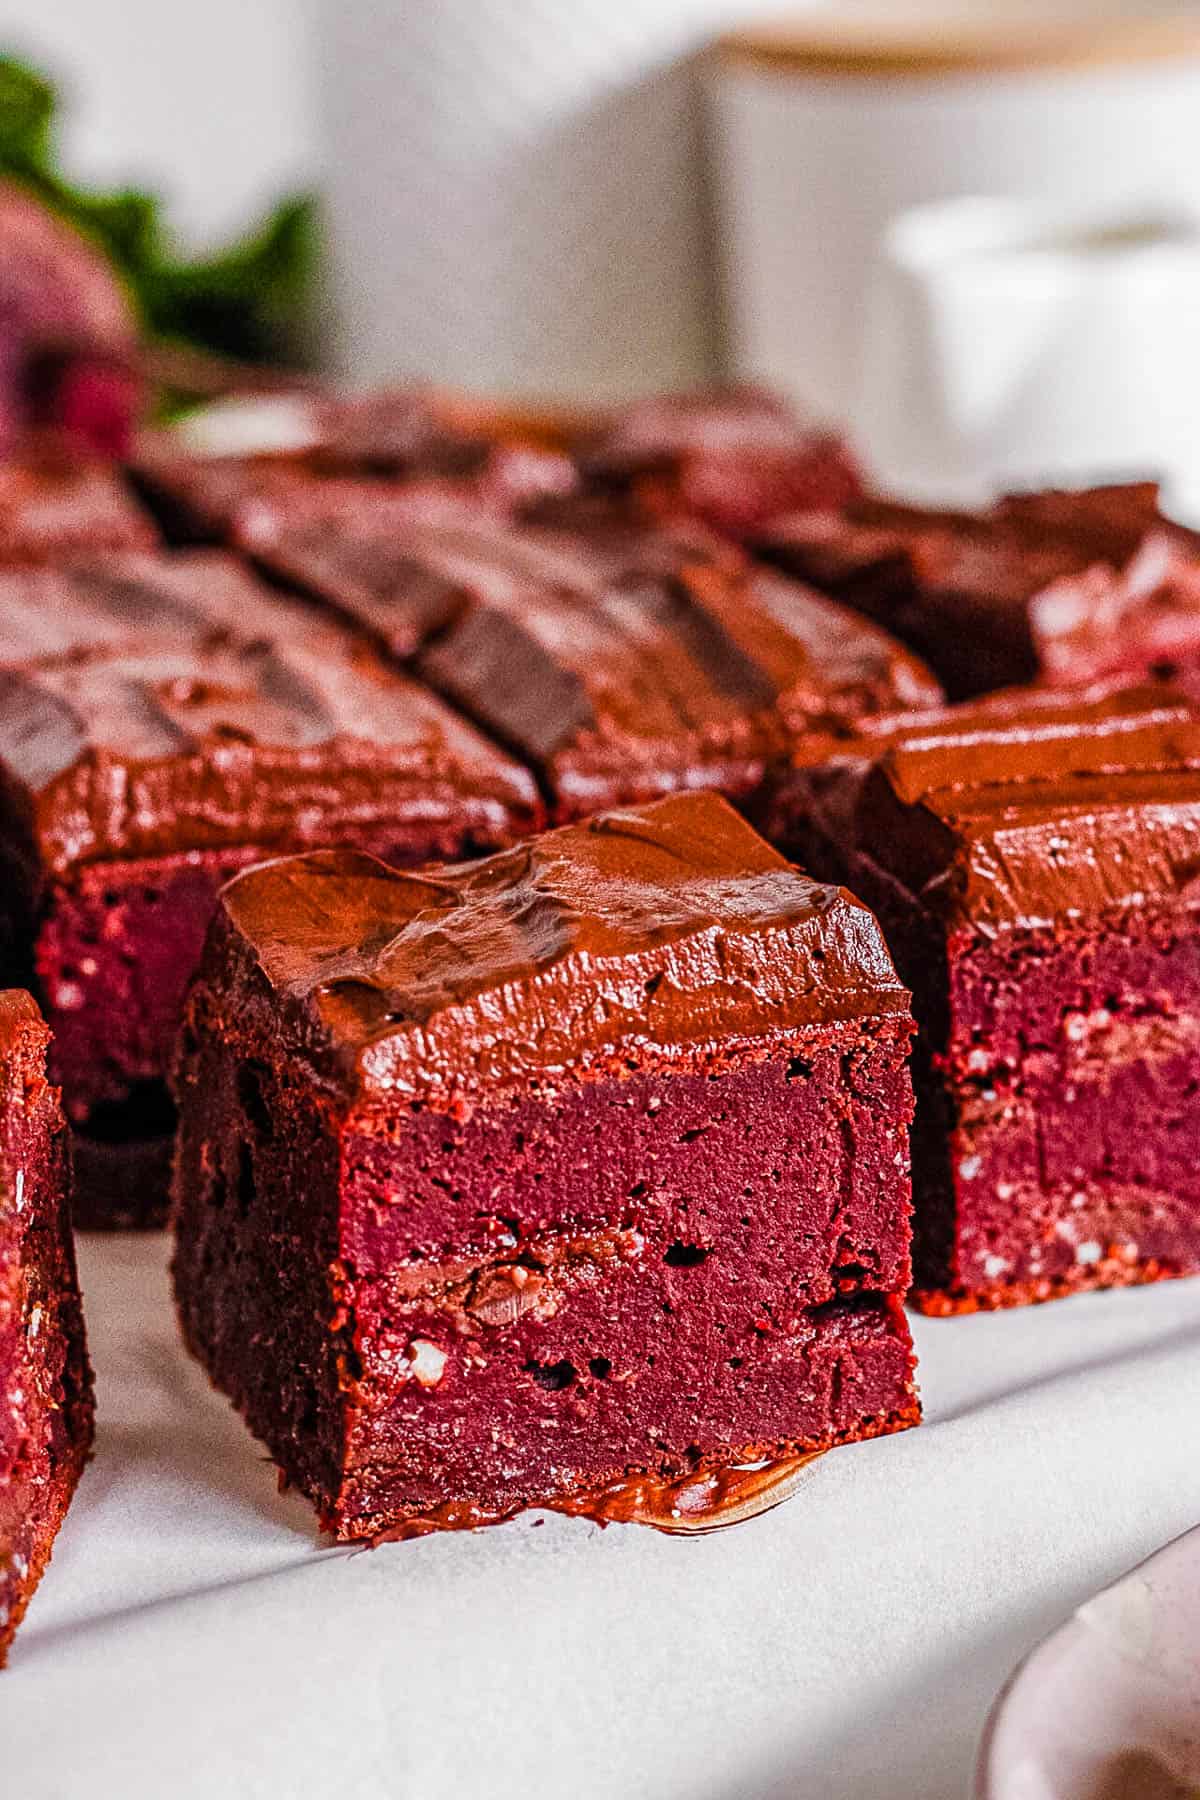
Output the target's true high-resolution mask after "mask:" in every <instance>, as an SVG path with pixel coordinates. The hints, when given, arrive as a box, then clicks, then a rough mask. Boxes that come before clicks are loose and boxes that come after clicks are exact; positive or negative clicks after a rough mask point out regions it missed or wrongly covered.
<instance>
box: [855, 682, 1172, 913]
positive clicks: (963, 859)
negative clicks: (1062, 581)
mask: <svg viewBox="0 0 1200 1800" xmlns="http://www.w3.org/2000/svg"><path fill="white" fill-rule="evenodd" d="M843 780H844V781H848V782H849V783H850V784H851V786H852V788H853V790H854V805H853V806H852V807H850V808H847V809H846V810H845V815H844V816H845V818H846V821H847V827H848V829H849V830H850V832H851V833H852V836H853V838H854V841H855V842H856V844H857V846H858V848H859V850H860V851H861V852H862V853H863V854H865V855H866V856H867V858H868V859H869V860H871V861H873V862H875V863H877V864H879V865H881V866H884V867H886V868H888V869H889V870H890V871H891V873H892V874H893V875H894V876H895V877H896V878H898V879H899V881H900V882H901V883H902V884H903V886H904V887H906V888H907V889H908V890H909V891H910V893H912V894H914V895H919V896H920V899H921V901H922V903H923V904H924V905H925V906H927V907H929V908H930V909H931V910H933V911H936V912H938V913H939V914H941V915H943V916H944V917H945V918H946V919H947V921H948V923H950V924H952V925H953V924H955V923H964V924H970V925H971V926H972V927H974V928H976V929H982V930H984V931H989V932H990V931H995V930H1000V929H1004V928H1011V927H1033V926H1044V925H1049V924H1052V923H1054V922H1056V921H1058V920H1063V919H1069V918H1072V917H1076V916H1093V915H1098V914H1102V913H1105V912H1107V911H1110V910H1112V909H1118V910H1119V909H1122V908H1129V907H1136V906H1142V905H1145V904H1156V903H1159V904H1161V903H1166V904H1178V903H1181V902H1190V901H1191V899H1192V897H1193V895H1194V893H1195V891H1196V883H1197V878H1198V877H1200V717H1197V715H1196V713H1195V710H1194V708H1192V707H1191V706H1190V704H1189V703H1188V702H1187V701H1186V700H1185V699H1184V698H1183V697H1182V696H1180V695H1179V694H1173V693H1172V692H1171V691H1170V690H1169V689H1165V688H1155V687H1153V686H1149V687H1142V688H1134V689H1120V688H1117V689H1111V690H1107V691H1106V690H1104V689H1099V690H1092V691H1091V692H1090V693H1084V694H1082V695H1068V694H1063V695H1059V696H1054V697H1052V696H1049V695H1046V694H1037V695H1030V696H1028V697H1022V696H1019V695H1013V696H1011V697H1009V698H1008V699H1007V701H1001V700H1000V699H999V698H997V699H996V700H993V701H992V702H991V703H990V704H987V705H978V706H974V707H972V706H965V707H953V708H947V709H946V710H945V711H944V712H943V713H941V714H939V715H938V717H937V719H936V720H931V721H929V722H928V723H924V724H923V723H922V722H920V721H914V722H913V724H912V726H911V729H909V730H907V731H905V732H904V733H903V735H900V736H897V737H894V738H892V740H891V741H890V742H888V741H887V740H886V736H885V737H884V741H883V742H882V743H881V744H880V746H879V760H878V761H876V762H874V763H873V765H872V766H871V767H870V769H869V772H868V773H867V774H865V775H864V774H863V773H862V771H861V769H859V770H858V771H854V770H853V769H848V770H847V771H846V773H845V774H844V776H843Z"/></svg>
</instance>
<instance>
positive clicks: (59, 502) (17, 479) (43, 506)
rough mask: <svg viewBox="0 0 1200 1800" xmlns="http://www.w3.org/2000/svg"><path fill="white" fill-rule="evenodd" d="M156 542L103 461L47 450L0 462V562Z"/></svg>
mask: <svg viewBox="0 0 1200 1800" xmlns="http://www.w3.org/2000/svg"><path fill="white" fill-rule="evenodd" d="M157 536H158V534H157V532H156V531H155V529H154V527H153V525H152V524H151V522H150V517H149V515H148V514H147V513H144V512H142V510H141V508H140V507H139V506H138V505H137V503H136V501H135V500H134V498H133V495H132V494H131V493H130V491H129V490H128V489H127V488H126V487H125V485H124V482H123V481H122V479H121V477H120V475H119V474H118V472H117V471H116V470H115V469H114V468H112V466H111V465H110V464H108V463H101V462H91V461H88V460H86V459H81V458H79V457H76V456H73V455H71V454H70V453H69V452H67V451H66V450H61V449H58V448H56V447H54V446H51V447H47V448H39V449H36V450H30V451H29V452H27V453H25V454H21V455H18V456H15V457H10V458H5V459H4V460H3V461H2V462H0V564H5V563H42V562H54V561H61V560H62V559H63V558H64V557H67V556H71V555H75V554H78V553H79V552H84V551H87V552H92V551H97V550H139V549H147V548H149V547H150V546H151V545H153V544H154V543H155V542H156V541H157Z"/></svg>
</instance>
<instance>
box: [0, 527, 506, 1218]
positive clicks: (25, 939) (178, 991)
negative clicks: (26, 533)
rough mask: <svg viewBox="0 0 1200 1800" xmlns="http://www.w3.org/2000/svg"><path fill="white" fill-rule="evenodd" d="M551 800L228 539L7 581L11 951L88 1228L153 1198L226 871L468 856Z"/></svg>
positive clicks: (4, 658) (156, 1205)
mask: <svg viewBox="0 0 1200 1800" xmlns="http://www.w3.org/2000/svg"><path fill="white" fill-rule="evenodd" d="M3 665H7V667H4V666H3ZM540 815H541V809H540V803H539V801H538V797H537V791H536V788H535V786H534V783H533V781H532V779H531V777H530V776H529V775H528V774H527V773H526V772H525V771H524V770H523V769H521V768H519V767H517V766H516V765H515V764H514V763H512V762H510V761H509V759H508V758H507V757H505V756H504V755H502V754H501V752H500V751H498V750H496V749H495V748H493V747H492V746H491V745H490V744H488V743H486V742H485V741H484V740H483V739H482V738H480V737H479V736H478V735H477V734H476V733H475V732H474V731H473V730H472V729H471V728H470V727H469V726H467V725H465V724H463V723H462V722H461V721H460V720H459V719H457V718H456V717H455V716H454V715H453V714H451V713H450V712H449V711H448V710H447V709H446V708H445V707H444V706H443V705H442V704H441V703H440V702H439V701H438V700H436V699H435V698H434V697H433V696H432V695H431V694H428V693H426V692H425V691H424V690H422V689H420V688H418V687H416V686H415V685H413V684H412V683H411V682H409V681H407V680H406V679H405V678H404V677H403V676H402V675H400V674H399V673H398V672H397V671H395V670H394V669H393V668H391V667H390V666H388V665H387V664H386V663H385V662H384V661H383V660H382V659H381V658H379V657H378V656H377V655H376V654H375V652H374V651H373V650H372V649H371V648H370V646H369V645H368V644H366V643H365V642H364V641H363V640H362V639H361V638H360V637H358V636H356V635H354V634H352V633H350V632H347V631H345V630H344V629H343V628H342V627H341V626H340V625H338V623H337V622H336V621H334V620H332V619H330V618H328V617H324V616H322V615H321V614H319V613H317V612H314V611H312V610H311V609H309V608H306V607H304V606H302V605H300V604H298V603H296V602H291V601H288V600H286V599H284V598H282V597H281V596H279V595H276V594H273V593H272V592H271V591H270V590H269V589H267V588H265V587H263V586H262V585H261V584H260V583H258V582H257V581H255V580H254V578H253V577H252V576H251V575H250V574H249V573H248V572H247V571H246V570H244V569H243V568H241V567H240V566H239V565H237V564H236V563H235V562H233V561H232V559H230V558H228V557H226V556H225V555H223V554H222V553H220V552H203V551H198V552H193V553H191V554H188V555H179V556H166V555H159V556H141V557H127V558H119V559H110V560H107V561H93V562H90V563H88V564H80V565H77V566H73V567H72V568H71V569H69V570H63V571H56V572H52V571H35V572H29V573H25V574H17V573H14V572H10V573H8V574H7V575H5V576H3V577H0V856H2V857H3V860H4V863H5V866H6V870H7V874H8V880H7V882H6V895H7V899H6V908H5V914H4V918H3V924H4V926H5V928H6V931H7V936H8V941H9V950H10V963H15V966H17V967H20V966H21V964H20V962H19V960H17V959H19V956H20V953H21V950H22V947H23V946H28V944H29V943H30V942H32V943H33V946H34V949H33V963H34V967H35V970H36V975H37V979H38V982H39V985H40V990H41V993H42V995H43V998H44V1001H45V1004H46V1007H47V1010H48V1015H49V1017H50V1020H51V1022H52V1024H53V1026H54V1031H55V1046H54V1053H53V1063H54V1070H55V1075H56V1078H57V1079H58V1080H60V1081H61V1082H62V1084H63V1088H64V1092H65V1098H66V1107H67V1112H68V1115H69V1117H70V1118H71V1120H72V1122H73V1123H74V1124H75V1125H76V1127H77V1128H78V1129H79V1131H80V1132H81V1133H82V1134H83V1141H81V1143H80V1147H79V1158H80V1204H79V1211H80V1216H81V1218H82V1219H83V1221H84V1222H86V1223H90V1224H103V1223H115V1222H118V1221H119V1220H125V1219H128V1220H133V1221H136V1222H139V1223H150V1222H154V1221H156V1220H157V1219H158V1218H159V1217H161V1211H162V1204H163V1201H164V1198H165V1188H164V1183H163V1179H162V1173H163V1168H164V1166H165V1155H166V1151H167V1148H168V1142H169V1140H168V1137H167V1134H168V1132H169V1129H170V1122H171V1115H170V1107H169V1104H168V1102H167V1099H166V1093H165V1088H164V1086H163V1081H164V1077H165V1074H166V1067H167V1059H168V1056H169V1053H170V1049H171V1046H172V1044H173V1041H174V1035H175V1029H176V1025H177V1022H178V1016H179V1008H180V1005H181V1002H182V999H183V993H184V988H185V986H186V983H187V979H188V976H189V974H190V973H191V970H192V968H193V967H194V965H195V962H196V960H197V958H198V956H199V952H200V948H201V945H202V943H203V939H204V932H205V929H206V927H207V924H208V920H209V916H210V914H211V911H212V907H213V902H214V898H215V895H216V891H217V888H218V887H219V886H220V884H221V882H222V881H224V880H225V879H226V878H227V877H228V876H229V875H230V874H232V873H233V871H234V870H236V869H240V868H243V867H245V866H246V864H248V863H251V862H255V861H257V860H260V859H261V858H262V857H263V856H267V855H274V854H279V853H280V852H283V851H290V850H301V849H305V848H307V847H309V846H312V845H317V844H330V843H352V844H356V845H359V846H362V847H365V848H368V849H371V850H372V851H374V852H377V853H378V854H379V855H381V856H384V857H386V858H387V860H389V861H394V862H399V863H405V864H416V863H421V862H425V861H428V860H430V859H435V858H444V857H447V856H458V855H467V854H470V853H472V852H474V851H478V850H487V849H494V848H495V847H497V846H498V845H503V844H507V843H511V842H512V841H513V839H514V838H516V837H519V836H521V835H522V834H523V833H524V832H526V831H528V830H533V829H536V828H537V826H538V824H539V823H540ZM148 1139H149V1140H152V1142H151V1143H147V1142H146V1140H148ZM135 1146H140V1149H139V1150H138V1153H137V1154H135ZM142 1152H144V1153H145V1155H146V1156H148V1157H150V1159H151V1166H150V1168H149V1169H147V1168H146V1167H145V1166H144V1158H143V1155H142ZM155 1167H157V1171H158V1178H157V1180H156V1179H154V1178H153V1171H154V1168H155Z"/></svg>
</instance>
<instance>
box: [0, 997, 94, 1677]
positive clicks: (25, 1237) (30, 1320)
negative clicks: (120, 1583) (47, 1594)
mask: <svg viewBox="0 0 1200 1800" xmlns="http://www.w3.org/2000/svg"><path fill="white" fill-rule="evenodd" d="M49 1041H50V1033H49V1032H48V1031H47V1029H46V1026H45V1024H44V1022H43V1020H42V1018H41V1016H40V1014H39V1013H38V1010H37V1007H36V1006H35V1004H34V1002H33V999H32V998H31V996H30V995H29V994H27V993H23V992H20V991H19V990H15V989H8V990H6V991H4V992H0V1666H3V1663H4V1659H5V1657H6V1655H7V1654H8V1649H9V1646H10V1645H11V1643H12V1639H13V1633H14V1632H15V1631H16V1629H17V1626H18V1625H19V1624H20V1622H21V1618H22V1616H23V1614H24V1612H25V1608H26V1607H27V1606H28V1604H29V1599H30V1596H31V1595H32V1593H33V1590H34V1589H35V1588H36V1586H37V1584H38V1582H39V1580H40V1579H41V1575H42V1571H43V1570H44V1568H45V1566H46V1564H47V1562H48V1561H49V1558H50V1551H51V1549H52V1547H53V1544H54V1539H55V1537H56V1535H57V1533H58V1528H59V1526H60V1525H61V1524H62V1521H63V1517H64V1515H65V1513H66V1510H67V1507H68V1505H69V1504H70V1500H71V1496H72V1494H73V1493H74V1492H75V1485H76V1483H77V1482H78V1480H79V1477H80V1475H81V1474H82V1472H83V1465H84V1463H85V1462H86V1461H87V1457H88V1452H89V1450H90V1448H91V1442H92V1414H93V1406H92V1372H91V1369H90V1367H89V1366H88V1358H87V1346H86V1343H85V1341H84V1331H83V1312H82V1309H81V1306H80V1300H79V1282H78V1279H77V1277H76V1273H75V1246H74V1239H73V1237H72V1235H71V1220H70V1214H69V1192H68V1189H69V1175H70V1162H69V1154H68V1146H67V1127H66V1123H65V1121H64V1119H63V1115H62V1108H61V1106H60V1105H59V1097H58V1092H57V1090H56V1089H55V1088H53V1087H51V1086H50V1084H49V1082H48V1081H47V1079H46V1047H47V1045H48V1043H49Z"/></svg>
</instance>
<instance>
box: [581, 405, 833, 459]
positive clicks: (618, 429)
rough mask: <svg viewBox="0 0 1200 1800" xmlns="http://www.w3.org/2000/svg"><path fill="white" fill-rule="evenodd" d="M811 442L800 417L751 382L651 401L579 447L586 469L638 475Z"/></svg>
mask: <svg viewBox="0 0 1200 1800" xmlns="http://www.w3.org/2000/svg"><path fill="white" fill-rule="evenodd" d="M805 435H806V431H805V427H804V426H803V424H802V423H801V421H800V419H799V418H798V417H797V415H796V413H795V412H794V410H793V409H792V408H791V407H790V406H789V405H788V404H787V402H786V401H785V400H783V399H782V398H781V397H780V396H779V395H778V394H775V393H772V392H771V390H770V389H769V388H763V387H758V386H756V385H754V384H753V383H751V382H740V383H732V384H731V385H729V386H728V387H716V388H697V389H695V390H692V391H690V392H685V393H669V394H652V395H650V396H649V397H648V398H647V399H644V400H637V401H634V402H633V403H632V404H631V405H629V406H625V407H621V408H620V409H619V410H618V411H617V412H615V413H613V414H612V415H611V417H610V418H608V419H607V420H605V421H604V422H603V424H602V425H600V426H599V427H598V428H597V429H596V430H595V431H594V432H593V433H592V434H591V435H590V436H588V437H585V438H584V439H583V440H582V442H581V445H580V458H581V461H582V462H583V464H584V466H585V468H587V469H588V470H590V471H592V472H595V473H601V472H603V473H605V474H619V475H631V474H640V473H645V472H647V471H649V470H659V469H669V468H674V467H676V466H678V464H679V463H681V462H683V461H684V460H686V459H687V458H690V457H697V456H701V457H702V456H708V455H716V456H722V455H727V454H729V453H730V452H736V453H738V454H745V453H747V452H751V453H753V452H766V453H768V454H770V453H771V452H776V451H780V450H791V449H794V448H795V446H796V444H797V443H798V442H800V441H801V440H802V439H803V438H804V436H805Z"/></svg>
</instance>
